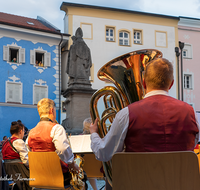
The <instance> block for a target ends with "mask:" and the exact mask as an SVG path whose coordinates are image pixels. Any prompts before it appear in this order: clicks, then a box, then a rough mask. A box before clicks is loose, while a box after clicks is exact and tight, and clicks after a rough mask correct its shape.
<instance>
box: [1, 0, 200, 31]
mask: <svg viewBox="0 0 200 190" xmlns="http://www.w3.org/2000/svg"><path fill="white" fill-rule="evenodd" d="M62 2H72V3H80V4H86V5H96V6H103V7H112V8H120V9H126V10H133V11H141V12H148V13H157V14H163V15H170V16H184V17H191V18H198V19H200V0H123V1H122V0H71V1H62V0H0V12H4V13H9V14H14V15H19V16H25V17H30V18H35V19H36V18H37V16H41V17H43V18H44V19H46V20H47V21H49V22H50V23H51V24H53V25H54V26H56V27H57V28H58V29H60V30H61V32H63V31H64V22H63V18H64V15H65V12H64V11H61V10H60V6H61V4H62Z"/></svg>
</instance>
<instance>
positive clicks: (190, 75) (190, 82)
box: [178, 17, 200, 112]
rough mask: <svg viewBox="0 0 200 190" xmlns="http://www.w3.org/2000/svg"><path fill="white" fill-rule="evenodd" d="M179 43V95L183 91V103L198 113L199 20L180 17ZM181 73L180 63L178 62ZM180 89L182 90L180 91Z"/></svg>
mask: <svg viewBox="0 0 200 190" xmlns="http://www.w3.org/2000/svg"><path fill="white" fill-rule="evenodd" d="M178 35H179V41H181V42H183V43H184V47H183V51H182V60H183V61H182V70H183V75H182V86H181V75H180V78H179V81H180V94H181V92H182V91H183V101H185V102H187V103H188V104H190V105H192V106H193V108H194V109H195V111H196V112H200V102H199V99H200V88H199V86H198V80H199V70H200V65H199V49H200V38H199V36H200V19H195V18H186V17H180V21H179V24H178ZM179 68H180V71H179V72H180V73H181V61H180V67H179ZM181 88H183V89H182V90H181Z"/></svg>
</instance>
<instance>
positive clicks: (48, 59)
mask: <svg viewBox="0 0 200 190" xmlns="http://www.w3.org/2000/svg"><path fill="white" fill-rule="evenodd" d="M44 66H45V67H51V53H49V52H47V53H45V54H44Z"/></svg>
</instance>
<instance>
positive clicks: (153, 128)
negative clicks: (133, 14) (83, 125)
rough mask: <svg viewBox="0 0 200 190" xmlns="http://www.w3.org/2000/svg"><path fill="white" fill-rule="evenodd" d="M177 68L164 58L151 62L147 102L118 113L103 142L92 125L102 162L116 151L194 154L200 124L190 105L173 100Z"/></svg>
mask: <svg viewBox="0 0 200 190" xmlns="http://www.w3.org/2000/svg"><path fill="white" fill-rule="evenodd" d="M173 82H174V77H173V66H172V64H171V63H170V62H169V61H168V60H167V59H164V58H157V59H155V60H153V61H151V62H150V63H149V64H148V65H147V67H146V71H145V73H144V79H143V86H144V89H145V90H146V95H145V97H144V99H143V100H140V101H137V102H135V103H132V104H130V105H129V106H127V107H125V108H124V109H122V110H121V111H119V112H118V113H117V114H116V117H115V119H114V121H113V123H112V126H111V128H110V131H109V132H108V133H107V135H106V136H105V137H104V138H103V139H101V138H100V137H99V135H98V127H97V122H98V118H97V119H96V120H95V122H94V124H91V125H90V133H91V148H92V150H93V152H94V154H95V156H96V158H97V159H98V160H100V161H109V160H111V158H112V156H113V155H114V154H115V153H116V152H121V151H123V149H124V145H125V151H126V152H164V151H193V150H194V147H195V146H196V144H197V142H198V140H199V125H198V122H197V119H196V116H195V112H194V110H193V108H192V106H190V105H189V104H187V103H185V102H183V101H180V100H177V99H175V98H172V97H170V96H169V94H168V91H169V89H170V88H171V87H172V85H173Z"/></svg>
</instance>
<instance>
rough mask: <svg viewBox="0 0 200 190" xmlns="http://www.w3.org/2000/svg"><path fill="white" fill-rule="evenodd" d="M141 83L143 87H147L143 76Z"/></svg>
mask: <svg viewBox="0 0 200 190" xmlns="http://www.w3.org/2000/svg"><path fill="white" fill-rule="evenodd" d="M142 85H143V87H144V89H147V86H146V82H145V80H144V78H143V79H142Z"/></svg>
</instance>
